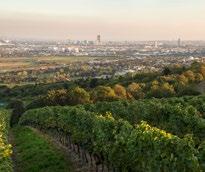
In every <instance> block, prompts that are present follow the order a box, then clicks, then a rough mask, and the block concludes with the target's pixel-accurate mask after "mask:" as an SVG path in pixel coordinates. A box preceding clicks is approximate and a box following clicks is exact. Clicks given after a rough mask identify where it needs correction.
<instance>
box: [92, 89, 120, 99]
mask: <svg viewBox="0 0 205 172" xmlns="http://www.w3.org/2000/svg"><path fill="white" fill-rule="evenodd" d="M92 99H93V100H94V102H97V101H112V100H116V99H117V96H116V94H115V92H114V90H113V89H112V88H111V87H105V86H98V87H96V88H95V89H94V90H93V92H92Z"/></svg>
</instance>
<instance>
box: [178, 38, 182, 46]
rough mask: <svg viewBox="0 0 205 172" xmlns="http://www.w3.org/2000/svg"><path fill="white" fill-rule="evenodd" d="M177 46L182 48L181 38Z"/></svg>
mask: <svg viewBox="0 0 205 172" xmlns="http://www.w3.org/2000/svg"><path fill="white" fill-rule="evenodd" d="M177 45H178V47H181V38H179V39H178V41H177Z"/></svg>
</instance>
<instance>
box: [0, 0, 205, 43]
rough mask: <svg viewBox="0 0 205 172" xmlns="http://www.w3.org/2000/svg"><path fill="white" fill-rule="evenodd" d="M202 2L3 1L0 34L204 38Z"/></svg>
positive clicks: (73, 37)
mask: <svg viewBox="0 0 205 172" xmlns="http://www.w3.org/2000/svg"><path fill="white" fill-rule="evenodd" d="M204 11H205V1H204V0H164V1H162V0H143V1H141V0H126V1H125V0H75V1H71V0H35V1H34V0H20V1H17V0H6V1H1V2H0V37H4V36H7V37H9V38H11V37H13V38H31V39H62V40H65V39H75V40H77V39H81V40H83V39H86V40H96V35H98V34H100V35H101V36H102V41H103V40H113V41H123V40H128V41H134V40H136V41H137V40H142V41H143V40H177V39H178V38H181V39H182V40H205V23H204V21H205V14H204Z"/></svg>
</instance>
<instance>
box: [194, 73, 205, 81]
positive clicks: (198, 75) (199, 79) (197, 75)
mask: <svg viewBox="0 0 205 172" xmlns="http://www.w3.org/2000/svg"><path fill="white" fill-rule="evenodd" d="M203 79H204V77H203V75H202V74H200V73H196V75H195V80H196V81H197V82H201V81H203Z"/></svg>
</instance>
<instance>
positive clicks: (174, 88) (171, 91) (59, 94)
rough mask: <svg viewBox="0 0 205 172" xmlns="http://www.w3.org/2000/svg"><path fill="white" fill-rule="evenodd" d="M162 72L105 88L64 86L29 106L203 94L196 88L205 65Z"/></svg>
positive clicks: (201, 77) (107, 85) (201, 78)
mask: <svg viewBox="0 0 205 172" xmlns="http://www.w3.org/2000/svg"><path fill="white" fill-rule="evenodd" d="M162 73H163V75H157V76H156V75H155V73H153V74H138V75H136V76H134V78H132V79H128V78H124V83H122V82H121V81H120V80H118V82H119V83H117V84H115V82H116V81H114V80H113V81H109V82H108V83H109V84H108V83H107V84H105V85H98V83H95V84H93V81H90V82H92V84H93V85H92V87H93V88H91V87H90V86H87V87H86V88H82V87H79V86H76V84H70V85H69V86H68V85H67V87H66V88H63V87H62V85H61V88H60V89H58V88H57V89H50V90H49V91H48V92H47V94H46V95H42V96H40V97H39V98H38V99H37V100H34V101H33V102H31V104H30V105H29V106H28V107H29V108H33V107H34V108H36V107H43V106H50V105H52V106H53V105H77V104H87V103H96V102H98V101H116V100H139V99H148V98H153V97H154V98H168V97H180V96H185V95H199V94H200V92H199V91H198V90H197V89H196V85H197V84H198V83H200V82H202V81H203V80H204V77H205V65H204V64H199V63H194V64H192V66H191V67H189V68H183V67H175V68H165V69H164V70H163V71H162ZM128 80H129V82H128ZM136 81H138V82H136ZM81 82H82V81H79V83H80V85H82V83H81ZM96 82H97V81H96ZM85 83H86V81H85ZM64 86H65V85H64ZM84 87H85V84H84Z"/></svg>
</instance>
